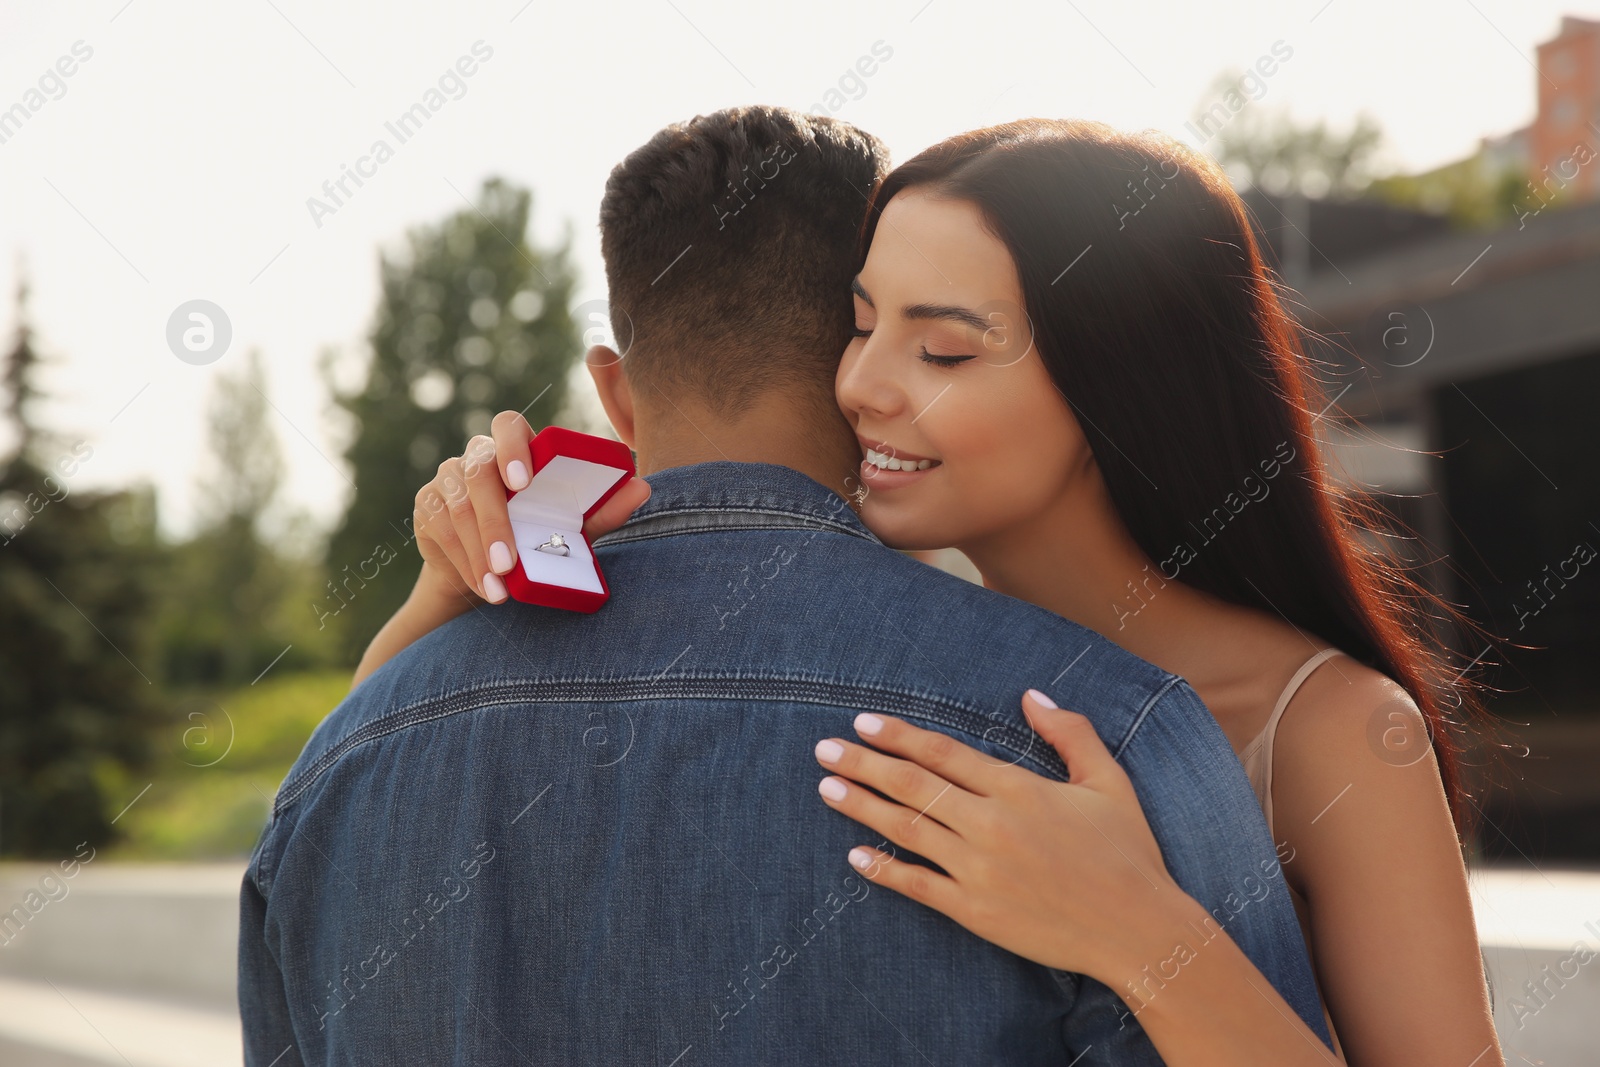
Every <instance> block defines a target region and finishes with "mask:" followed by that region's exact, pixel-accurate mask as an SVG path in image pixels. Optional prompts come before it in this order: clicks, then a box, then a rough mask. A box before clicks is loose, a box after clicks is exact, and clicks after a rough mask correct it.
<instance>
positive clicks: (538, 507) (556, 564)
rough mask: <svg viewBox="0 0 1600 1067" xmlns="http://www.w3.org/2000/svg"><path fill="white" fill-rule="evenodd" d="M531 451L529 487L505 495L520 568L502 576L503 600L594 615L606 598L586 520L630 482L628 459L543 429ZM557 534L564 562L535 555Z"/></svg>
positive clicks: (602, 445) (615, 449) (623, 451)
mask: <svg viewBox="0 0 1600 1067" xmlns="http://www.w3.org/2000/svg"><path fill="white" fill-rule="evenodd" d="M529 451H530V452H531V453H532V459H533V462H532V464H531V467H530V469H531V470H532V471H533V479H532V481H530V482H529V483H528V485H527V487H526V488H524V489H521V490H512V489H507V490H506V510H507V512H509V513H510V516H511V534H512V537H513V538H514V539H515V540H516V543H517V562H516V565H515V566H513V567H512V568H511V571H510V572H509V573H508V574H506V576H505V583H506V592H507V593H509V594H510V595H511V596H512V597H514V598H516V599H517V600H521V601H523V602H525V603H528V604H543V605H544V606H545V607H550V608H565V609H567V610H568V611H582V612H592V611H597V610H599V608H600V605H602V604H604V603H605V602H606V600H607V598H609V597H610V595H611V589H610V587H609V586H607V585H606V577H605V575H604V574H602V573H600V563H599V561H598V560H596V559H595V556H594V550H593V548H591V546H590V545H589V540H588V538H586V537H584V535H583V520H584V519H586V518H588V517H589V515H590V514H592V513H593V512H594V510H595V509H596V508H598V507H599V506H600V505H601V504H604V503H605V502H606V501H607V500H608V499H609V498H610V497H611V494H612V493H615V492H616V491H617V490H618V489H620V488H622V486H623V485H624V484H626V483H627V481H628V479H630V478H632V477H633V474H634V467H633V453H632V452H631V451H630V450H629V449H628V446H627V445H625V444H623V443H621V442H620V441H608V440H606V439H605V438H604V437H595V436H593V435H591V434H586V433H579V432H578V431H576V430H569V429H566V428H565V427H562V426H547V427H545V428H544V429H543V430H540V431H539V432H538V433H537V434H535V435H534V438H533V441H532V443H531V446H530V449H529ZM553 533H559V534H560V535H561V536H562V538H563V539H564V540H565V541H566V543H567V547H568V554H567V555H565V556H561V555H556V554H555V553H553V552H539V551H537V550H536V547H535V546H537V545H540V544H543V543H544V542H546V541H548V540H550V535H551V534H553Z"/></svg>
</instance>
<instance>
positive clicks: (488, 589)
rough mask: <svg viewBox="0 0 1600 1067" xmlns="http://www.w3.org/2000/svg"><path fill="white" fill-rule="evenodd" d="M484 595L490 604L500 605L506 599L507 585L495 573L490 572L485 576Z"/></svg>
mask: <svg viewBox="0 0 1600 1067" xmlns="http://www.w3.org/2000/svg"><path fill="white" fill-rule="evenodd" d="M483 593H484V597H485V598H486V599H487V600H488V601H489V603H491V604H498V603H500V601H502V600H504V599H505V598H506V587H505V583H503V582H502V581H500V579H499V577H498V576H497V575H495V574H494V573H493V572H489V573H487V574H485V575H484V576H483Z"/></svg>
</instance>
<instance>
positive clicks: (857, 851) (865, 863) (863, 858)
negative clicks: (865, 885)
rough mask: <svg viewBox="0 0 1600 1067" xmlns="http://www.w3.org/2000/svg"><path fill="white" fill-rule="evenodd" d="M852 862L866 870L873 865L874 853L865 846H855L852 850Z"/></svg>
mask: <svg viewBox="0 0 1600 1067" xmlns="http://www.w3.org/2000/svg"><path fill="white" fill-rule="evenodd" d="M850 863H851V865H853V866H855V867H858V868H860V869H861V870H863V871H864V870H866V869H867V868H869V867H871V866H872V853H870V852H868V851H867V850H866V849H864V848H853V849H851V850H850Z"/></svg>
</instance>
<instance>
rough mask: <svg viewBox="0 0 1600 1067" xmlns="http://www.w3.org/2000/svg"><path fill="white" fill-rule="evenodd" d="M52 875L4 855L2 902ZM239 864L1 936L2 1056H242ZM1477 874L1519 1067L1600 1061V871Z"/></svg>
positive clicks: (182, 1062)
mask: <svg viewBox="0 0 1600 1067" xmlns="http://www.w3.org/2000/svg"><path fill="white" fill-rule="evenodd" d="M46 870H47V869H46V868H38V867H31V866H26V865H0V909H6V908H9V907H10V906H11V905H12V904H13V903H15V902H21V901H23V900H24V899H25V897H26V895H27V893H28V892H29V891H30V890H31V889H35V888H37V887H38V886H39V879H40V877H41V876H42V874H43V873H45V871H46ZM242 870H243V867H242V865H240V864H192V865H191V864H185V865H172V866H152V867H134V866H123V867H117V866H112V865H108V864H100V865H92V866H89V867H85V868H84V869H83V870H82V871H81V872H80V873H79V874H78V876H77V877H76V878H75V879H74V880H73V881H72V882H71V883H70V891H69V892H68V894H67V895H66V896H64V897H60V899H57V900H53V901H50V902H49V903H47V904H45V905H44V906H43V907H41V908H39V910H38V911H37V913H36V914H34V915H33V916H32V917H31V918H30V919H29V920H28V923H27V924H26V926H25V927H23V928H22V929H21V931H20V932H14V933H13V932H11V931H7V932H5V933H0V1063H3V1064H6V1065H7V1067H98V1065H102V1064H109V1065H114V1067H191V1065H192V1067H215V1065H217V1064H234V1063H238V1062H240V1058H241V1056H240V1042H239V1024H238V1017H237V1014H236V1010H235V1007H234V1005H235V991H234V976H233V959H234V951H235V944H236V942H237V926H236V918H235V916H236V908H237V899H238V898H237V894H238V886H239V877H240V874H241V872H242ZM1473 881H1474V893H1475V899H1476V905H1477V915H1478V927H1479V933H1480V935H1481V937H1482V939H1483V941H1484V945H1485V947H1484V957H1485V961H1486V963H1487V966H1488V969H1489V973H1490V976H1491V980H1492V982H1493V986H1494V989H1495V1009H1496V1010H1495V1017H1496V1023H1497V1025H1498V1026H1499V1028H1500V1034H1501V1041H1502V1044H1503V1045H1504V1047H1505V1051H1506V1062H1507V1063H1508V1064H1513V1065H1519V1067H1520V1065H1549V1067H1600V872H1593V871H1544V872H1539V871H1524V870H1505V869H1500V870H1486V871H1479V872H1476V873H1475V874H1474V876H1473ZM56 892H57V895H58V896H59V892H60V891H59V890H57V891H56ZM36 899H37V898H36ZM1579 948H1586V949H1587V953H1585V952H1583V951H1577V952H1575V951H1574V950H1575V949H1579ZM1580 961H1582V962H1580ZM1463 1067H1466V1065H1463Z"/></svg>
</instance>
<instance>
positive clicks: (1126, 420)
mask: <svg viewBox="0 0 1600 1067" xmlns="http://www.w3.org/2000/svg"><path fill="white" fill-rule="evenodd" d="M913 186H915V187H924V188H927V189H929V191H930V192H932V193H934V195H937V196H945V197H949V198H951V199H956V200H963V201H968V202H970V203H972V204H974V205H976V206H977V207H978V208H979V210H980V211H981V212H982V213H983V215H984V218H985V221H986V224H987V226H988V227H989V228H990V230H991V231H992V232H993V233H994V235H995V236H996V237H998V238H999V239H1000V240H1001V241H1002V242H1004V243H1005V245H1006V246H1007V247H1008V248H1009V249H1010V251H1011V256H1012V259H1013V260H1014V261H1015V263H1016V268H1017V274H1018V277H1019V278H1020V279H1021V283H1022V294H1023V303H1024V308H1025V310H1026V312H1027V315H1028V316H1029V317H1030V318H1031V320H1032V323H1031V325H1032V329H1033V331H1034V343H1035V344H1036V346H1037V348H1038V351H1039V354H1040V357H1041V358H1042V359H1043V361H1044V365H1045V367H1046V369H1047V370H1048V371H1049V373H1050V376H1051V378H1052V379H1053V380H1054V382H1055V384H1056V387H1057V388H1058V389H1060V391H1061V393H1062V395H1063V396H1064V397H1066V399H1067V401H1068V403H1069V404H1070V405H1071V407H1072V409H1073V411H1074V413H1075V414H1076V415H1077V419H1078V422H1079V424H1080V425H1081V427H1082V430H1083V432H1084V434H1085V435H1086V436H1087V438H1088V441H1089V445H1090V447H1091V448H1092V450H1093V452H1094V456H1095V460H1096V463H1097V464H1098V466H1099V469H1100V472H1101V475H1102V477H1103V478H1104V480H1105V484H1106V488H1107V490H1108V491H1109V493H1110V496H1111V500H1112V503H1113V504H1114V505H1115V507H1116V509H1117V511H1118V513H1119V514H1120V516H1121V519H1122V521H1123V523H1124V524H1125V525H1126V527H1127V529H1128V531H1129V532H1130V533H1131V534H1132V536H1133V539H1134V541H1135V542H1137V544H1138V545H1139V547H1140V548H1141V549H1143V550H1144V552H1145V554H1146V555H1148V556H1149V557H1150V558H1151V559H1152V560H1154V561H1157V563H1158V565H1159V566H1160V567H1161V568H1162V569H1163V571H1164V573H1165V574H1166V576H1167V577H1169V578H1174V577H1175V579H1176V580H1178V581H1182V582H1185V583H1187V584H1189V585H1191V586H1193V587H1195V588H1197V589H1202V590H1204V591H1206V592H1208V593H1211V594H1213V595H1215V596H1218V597H1221V598H1223V599H1225V600H1228V601H1231V602H1232V603H1235V604H1243V605H1247V606H1249V607H1253V608H1258V609H1260V610H1262V611H1267V612H1271V613H1273V614H1275V615H1278V616H1280V617H1281V618H1284V619H1286V620H1288V621H1289V622H1290V623H1291V624H1293V625H1295V626H1297V627H1300V628H1301V629H1303V630H1307V631H1309V632H1311V633H1313V634H1316V635H1317V636H1319V637H1321V638H1323V639H1324V640H1326V641H1328V642H1330V643H1332V644H1334V645H1336V646H1338V647H1339V648H1340V649H1342V650H1343V651H1345V652H1347V653H1349V654H1350V655H1351V656H1353V657H1355V658H1356V659H1358V660H1360V661H1361V662H1363V663H1365V664H1366V665H1368V666H1369V667H1372V668H1374V669H1375V670H1378V671H1381V672H1382V673H1383V674H1385V675H1387V676H1389V677H1390V678H1392V679H1394V680H1395V681H1396V682H1398V683H1399V684H1400V685H1401V686H1403V687H1404V688H1405V690H1406V691H1407V692H1408V693H1409V694H1410V695H1411V698H1412V699H1413V700H1414V701H1415V702H1416V704H1417V707H1418V708H1419V709H1420V710H1421V712H1422V714H1423V716H1424V718H1425V719H1426V721H1427V726H1428V732H1429V737H1430V739H1431V742H1432V745H1433V748H1434V752H1435V755H1436V757H1437V759H1438V763H1439V768H1440V772H1441V775H1442V777H1443V780H1444V786H1445V795H1446V797H1447V798H1448V800H1449V804H1450V810H1451V814H1452V816H1453V818H1454V820H1455V825H1456V829H1457V832H1458V834H1460V835H1462V836H1463V837H1465V836H1466V835H1467V834H1469V833H1470V830H1471V827H1472V826H1473V825H1474V823H1475V820H1473V819H1471V818H1470V817H1469V811H1468V810H1467V809H1468V806H1469V803H1470V800H1469V797H1468V795H1467V793H1466V790H1465V787H1464V784H1463V782H1462V775H1461V767H1460V762H1461V761H1460V749H1459V747H1458V743H1457V741H1456V739H1455V737H1454V736H1453V735H1454V729H1453V728H1454V726H1455V725H1456V723H1455V722H1454V721H1452V713H1454V714H1455V716H1456V718H1457V719H1458V720H1465V719H1466V718H1468V717H1470V716H1472V715H1473V714H1474V713H1475V712H1477V710H1478V706H1479V705H1478V701H1477V699H1476V696H1475V693H1474V689H1473V687H1472V686H1471V685H1470V684H1469V683H1467V682H1466V681H1465V680H1464V679H1463V678H1462V677H1461V676H1460V675H1459V674H1458V673H1457V672H1456V671H1455V670H1454V669H1453V667H1452V666H1451V663H1450V659H1449V657H1448V655H1447V654H1446V653H1445V652H1444V651H1443V650H1442V649H1441V648H1440V644H1441V642H1440V641H1439V639H1438V637H1437V636H1436V624H1437V623H1439V622H1446V623H1450V624H1454V625H1457V626H1460V627H1464V628H1465V630H1467V631H1468V632H1472V633H1481V630H1479V629H1478V628H1477V627H1475V626H1473V625H1472V624H1471V623H1470V622H1468V621H1467V620H1465V619H1463V618H1462V617H1461V616H1460V615H1459V613H1458V612H1457V611H1456V609H1455V608H1454V607H1453V606H1451V605H1449V604H1448V603H1446V602H1444V601H1443V600H1442V599H1440V598H1439V597H1438V596H1436V595H1434V594H1432V593H1430V592H1429V591H1427V589H1426V588H1424V587H1423V586H1422V585H1421V584H1420V583H1419V582H1417V581H1416V580H1415V579H1414V578H1412V577H1411V575H1410V574H1409V573H1408V570H1407V568H1406V567H1405V566H1404V565H1403V564H1401V563H1399V562H1397V561H1395V560H1394V559H1392V558H1390V557H1389V556H1387V555H1386V554H1385V553H1384V552H1383V551H1382V550H1381V549H1380V548H1376V547H1373V546H1371V545H1369V544H1368V543H1367V541H1368V538H1367V533H1366V531H1376V530H1379V529H1381V526H1380V525H1379V521H1380V519H1381V518H1382V515H1381V513H1380V512H1379V511H1378V509H1377V507H1376V505H1375V504H1373V503H1372V502H1371V501H1370V500H1369V499H1367V498H1366V497H1364V496H1362V495H1360V494H1355V493H1346V492H1342V491H1341V490H1339V489H1338V488H1336V486H1335V484H1334V481H1333V479H1332V478H1330V477H1329V475H1328V472H1327V470H1326V468H1325V466H1324V462H1323V460H1322V458H1321V456H1320V454H1319V450H1318V447H1317V442H1316V439H1315V437H1314V434H1313V422H1314V421H1315V419H1316V418H1317V417H1318V416H1317V415H1316V414H1314V413H1313V412H1312V411H1311V410H1309V409H1308V407H1307V399H1306V392H1307V384H1308V380H1309V378H1310V374H1309V369H1310V364H1309V361H1308V360H1307V358H1306V356H1305V353H1304V350H1303V349H1302V347H1301V339H1300V332H1299V326H1298V325H1297V324H1296V323H1295V321H1294V320H1293V319H1291V318H1290V316H1289V315H1288V314H1287V313H1286V312H1285V311H1284V309H1283V307H1282V305H1281V304H1280V302H1279V299H1278V295H1277V291H1276V288H1275V286H1276V282H1275V280H1274V278H1273V276H1272V274H1271V273H1270V271H1269V270H1268V269H1267V267H1266V266H1265V265H1264V263H1263V261H1262V258H1261V255H1260V252H1259V249H1258V247H1257V244H1256V240H1255V237H1254V235H1253V232H1252V230H1251V227H1250V224H1249V218H1248V214H1247V211H1246V209H1245V206H1244V204H1243V202H1242V201H1241V200H1240V199H1239V196H1238V194H1237V193H1236V192H1234V190H1233V188H1232V186H1231V185H1230V184H1229V182H1228V180H1227V178H1226V176H1225V175H1224V174H1223V172H1222V170H1221V168H1220V167H1219V166H1218V165H1217V164H1216V163H1215V162H1214V161H1212V160H1211V159H1210V158H1209V157H1207V156H1205V155H1202V154H1201V153H1198V152H1196V151H1194V150H1193V149H1190V148H1188V147H1187V146H1185V145H1183V144H1182V143H1181V142H1178V141H1176V140H1173V139H1171V138H1168V137H1166V136H1164V135H1162V134H1159V133H1157V132H1155V131H1144V132H1141V133H1136V134H1129V133H1122V132H1119V131H1116V130H1114V129H1112V128H1111V127H1109V126H1107V125H1105V124H1104V123H1099V122H1089V121H1067V120H1061V121H1055V120H1046V119H1026V120H1022V121H1019V122H1012V123H1007V124H1005V125H1001V126H992V127H989V128H987V129H981V130H973V131H971V132H969V133H964V134H961V135H959V136H957V137H953V138H951V139H949V140H947V141H944V142H942V143H941V144H938V145H935V146H934V147H932V148H929V149H927V150H926V151H924V152H922V153H921V154H919V155H918V156H916V157H915V158H913V159H911V160H909V161H908V162H906V163H904V164H902V165H901V166H900V167H897V168H896V169H895V170H894V171H892V172H891V173H890V174H889V175H888V177H887V178H885V179H884V180H883V182H881V183H880V184H879V186H878V187H877V189H876V190H874V192H873V195H872V197H871V207H870V208H869V210H868V212H867V217H866V221H865V223H864V224H863V231H862V242H861V250H862V253H863V256H864V255H865V252H866V249H867V248H868V246H869V245H870V243H871V241H872V235H873V233H874V231H875V229H876V227H877V222H878V217H879V215H880V214H881V213H882V210H883V208H884V207H885V206H886V205H887V204H888V202H889V201H890V199H892V198H893V197H894V195H895V194H896V193H898V192H900V191H901V190H903V189H906V188H909V187H913ZM1285 454H1287V455H1288V458H1287V459H1285ZM1274 464H1276V465H1274ZM1269 471H1270V472H1271V473H1268V472H1269ZM1250 479H1254V483H1255V485H1256V488H1254V489H1252V488H1251V487H1250ZM1262 487H1265V489H1266V491H1265V494H1264V495H1260V496H1257V495H1256V494H1257V493H1258V492H1261V488H1262ZM1180 546H1188V549H1189V550H1188V551H1187V552H1184V551H1182V550H1181V549H1180ZM1173 571H1176V572H1177V573H1176V574H1175V575H1174V574H1173ZM1146 577H1147V578H1148V577H1149V576H1146ZM1161 580H1162V579H1161V578H1160V577H1156V578H1155V579H1154V583H1155V585H1156V586H1159V584H1160V582H1161ZM1135 603H1137V601H1135ZM1374 716H1375V721H1376V725H1377V727H1378V730H1377V731H1375V732H1374V734H1372V735H1370V736H1373V737H1374V742H1375V744H1376V743H1379V741H1378V739H1379V738H1382V739H1383V740H1384V741H1387V734H1384V733H1383V731H1384V730H1386V729H1389V728H1391V727H1392V724H1391V723H1389V722H1387V721H1386V717H1383V716H1381V714H1380V709H1374ZM1411 740H1412V743H1413V744H1415V743H1419V742H1420V739H1418V738H1413V739H1411Z"/></svg>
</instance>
